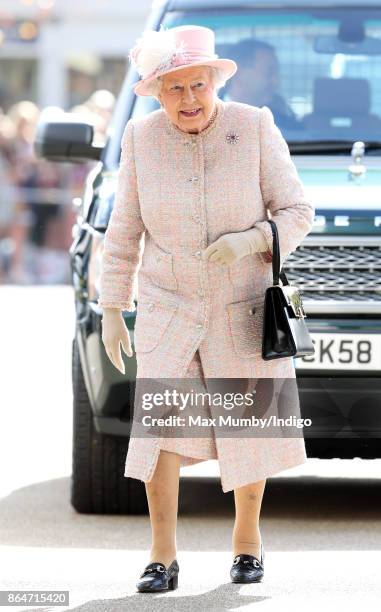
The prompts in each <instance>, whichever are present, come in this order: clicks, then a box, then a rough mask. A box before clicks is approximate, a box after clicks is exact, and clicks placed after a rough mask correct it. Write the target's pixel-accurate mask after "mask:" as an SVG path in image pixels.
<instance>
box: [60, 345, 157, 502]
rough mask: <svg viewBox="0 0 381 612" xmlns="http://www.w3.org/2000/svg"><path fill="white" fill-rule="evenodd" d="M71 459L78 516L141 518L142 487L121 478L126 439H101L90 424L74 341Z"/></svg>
mask: <svg viewBox="0 0 381 612" xmlns="http://www.w3.org/2000/svg"><path fill="white" fill-rule="evenodd" d="M72 377H73V459H72V476H71V504H72V506H73V507H74V508H75V510H77V512H81V513H91V514H144V513H147V512H148V504H147V496H146V492H145V486H144V483H143V482H141V481H139V480H137V479H134V478H127V477H126V476H124V466H125V460H126V454H127V449H128V442H129V440H128V438H126V437H124V436H108V435H102V434H100V433H99V432H97V431H96V429H95V427H94V423H93V417H92V411H91V405H90V401H89V397H88V394H87V390H86V386H85V381H84V378H83V372H82V366H81V360H80V355H79V349H78V345H77V342H76V340H75V339H74V340H73V345H72Z"/></svg>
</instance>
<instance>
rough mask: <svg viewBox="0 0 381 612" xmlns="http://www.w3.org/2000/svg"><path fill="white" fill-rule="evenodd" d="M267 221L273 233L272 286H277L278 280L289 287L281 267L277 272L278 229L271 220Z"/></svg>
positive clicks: (278, 259) (278, 263)
mask: <svg viewBox="0 0 381 612" xmlns="http://www.w3.org/2000/svg"><path fill="white" fill-rule="evenodd" d="M267 221H268V222H269V223H270V226H271V230H272V233H273V260H272V264H273V266H272V267H273V285H279V278H280V279H281V280H282V283H283V285H289V284H290V283H289V282H288V279H287V276H286V272H285V271H284V270H283V266H282V270H279V268H280V251H279V235H278V228H277V226H276V223H275V221H273V220H272V219H267Z"/></svg>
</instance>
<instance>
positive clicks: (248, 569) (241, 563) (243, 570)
mask: <svg viewBox="0 0 381 612" xmlns="http://www.w3.org/2000/svg"><path fill="white" fill-rule="evenodd" d="M264 558H265V552H264V550H263V545H262V542H261V560H260V561H259V560H258V559H257V557H254V555H247V554H242V555H236V556H235V557H234V561H233V565H232V566H231V569H230V578H231V581H232V582H260V581H261V580H262V578H263V576H264V569H265V568H264V564H263V562H264Z"/></svg>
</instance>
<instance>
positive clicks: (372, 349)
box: [294, 333, 381, 370]
mask: <svg viewBox="0 0 381 612" xmlns="http://www.w3.org/2000/svg"><path fill="white" fill-rule="evenodd" d="M310 336H311V338H312V341H313V344H314V347H315V354H314V355H311V356H308V357H298V358H297V359H294V363H295V367H296V368H303V369H305V368H310V369H315V370H381V334H340V333H338V334H336V333H334V334H325V333H310Z"/></svg>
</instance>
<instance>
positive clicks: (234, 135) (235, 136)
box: [226, 132, 239, 144]
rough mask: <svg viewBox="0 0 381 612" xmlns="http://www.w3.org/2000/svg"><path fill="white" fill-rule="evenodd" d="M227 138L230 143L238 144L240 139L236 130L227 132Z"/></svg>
mask: <svg viewBox="0 0 381 612" xmlns="http://www.w3.org/2000/svg"><path fill="white" fill-rule="evenodd" d="M226 140H227V141H228V143H229V144H236V143H237V142H238V141H239V136H238V134H237V133H236V132H228V133H227V134H226Z"/></svg>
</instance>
